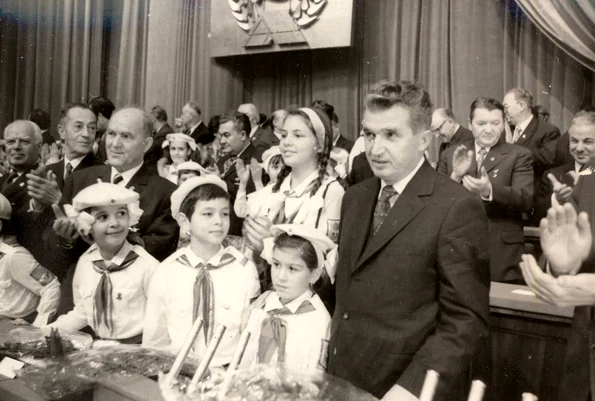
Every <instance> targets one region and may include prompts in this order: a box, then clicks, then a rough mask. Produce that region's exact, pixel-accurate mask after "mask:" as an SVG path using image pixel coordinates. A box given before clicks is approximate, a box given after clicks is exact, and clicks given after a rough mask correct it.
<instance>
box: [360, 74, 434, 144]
mask: <svg viewBox="0 0 595 401" xmlns="http://www.w3.org/2000/svg"><path fill="white" fill-rule="evenodd" d="M364 104H365V106H366V109H367V110H370V111H372V112H375V111H384V110H388V109H390V108H392V107H394V106H399V107H403V108H405V109H407V110H409V112H410V114H409V126H410V127H411V129H412V130H413V133H414V134H417V133H420V132H423V131H426V130H428V129H430V124H431V122H432V101H431V100H430V95H429V94H428V92H427V91H426V89H425V88H424V87H423V86H422V85H421V84H419V83H417V82H411V81H399V82H391V81H380V82H378V83H377V84H376V85H375V86H374V88H372V90H371V91H370V93H369V94H368V95H367V96H366V99H365V101H364Z"/></svg>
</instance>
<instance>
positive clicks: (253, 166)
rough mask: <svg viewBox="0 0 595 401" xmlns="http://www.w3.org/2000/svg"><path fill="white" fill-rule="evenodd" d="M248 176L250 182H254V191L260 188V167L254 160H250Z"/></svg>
mask: <svg viewBox="0 0 595 401" xmlns="http://www.w3.org/2000/svg"><path fill="white" fill-rule="evenodd" d="M250 174H251V175H252V181H254V186H255V187H256V190H259V189H260V188H262V166H261V165H260V163H259V162H258V161H257V160H256V159H254V158H252V160H250Z"/></svg>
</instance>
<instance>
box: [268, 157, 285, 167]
mask: <svg viewBox="0 0 595 401" xmlns="http://www.w3.org/2000/svg"><path fill="white" fill-rule="evenodd" d="M279 163H283V156H281V155H275V156H273V157H271V161H270V162H269V167H270V166H275V167H276V166H278V165H279Z"/></svg>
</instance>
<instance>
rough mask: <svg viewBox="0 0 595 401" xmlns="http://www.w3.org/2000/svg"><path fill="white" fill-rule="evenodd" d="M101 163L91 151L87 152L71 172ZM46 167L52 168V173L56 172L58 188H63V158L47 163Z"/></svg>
mask: <svg viewBox="0 0 595 401" xmlns="http://www.w3.org/2000/svg"><path fill="white" fill-rule="evenodd" d="M101 164H102V163H101V162H100V161H99V160H97V159H96V158H95V155H94V154H93V152H91V153H88V154H87V156H85V157H84V158H83V160H81V162H80V163H79V164H78V166H76V168H75V169H74V170H72V173H74V172H76V171H81V170H84V169H86V168H88V167H93V166H98V165H101ZM47 168H48V169H50V170H52V171H53V172H54V174H56V181H57V182H58V186H59V187H60V190H62V188H64V159H62V160H60V161H59V162H57V163H53V164H50V165H48V166H47Z"/></svg>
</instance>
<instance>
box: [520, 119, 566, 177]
mask: <svg viewBox="0 0 595 401" xmlns="http://www.w3.org/2000/svg"><path fill="white" fill-rule="evenodd" d="M559 138H560V130H559V129H558V127H556V126H555V125H552V124H550V123H548V122H547V121H543V120H541V119H539V118H536V117H533V119H532V120H531V122H530V123H529V125H527V128H525V130H524V131H523V132H522V133H521V136H520V137H519V139H518V141H516V143H515V145H520V146H524V147H525V148H527V149H529V150H530V151H531V155H532V156H533V172H534V182H536V183H537V182H539V180H540V179H541V176H542V175H543V173H544V172H545V171H546V170H549V169H550V168H553V167H556V166H555V165H554V157H555V155H556V145H557V144H558V139H559Z"/></svg>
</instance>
